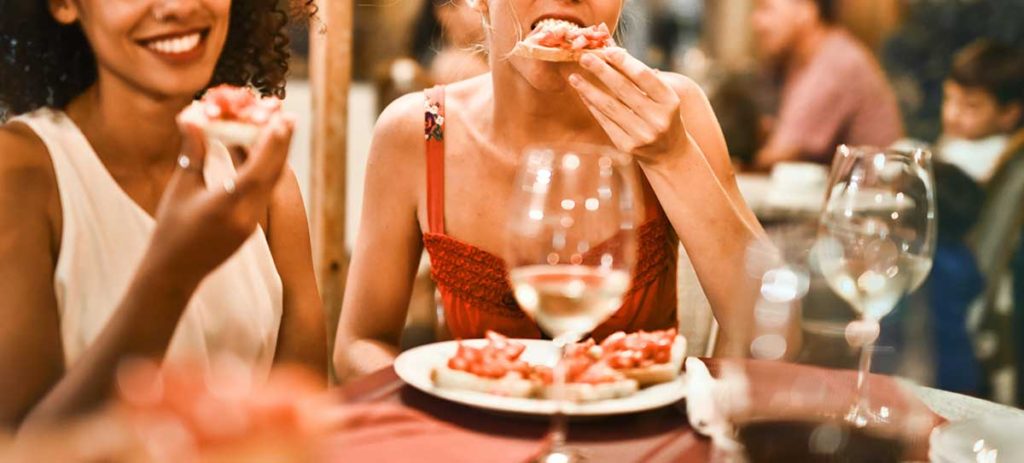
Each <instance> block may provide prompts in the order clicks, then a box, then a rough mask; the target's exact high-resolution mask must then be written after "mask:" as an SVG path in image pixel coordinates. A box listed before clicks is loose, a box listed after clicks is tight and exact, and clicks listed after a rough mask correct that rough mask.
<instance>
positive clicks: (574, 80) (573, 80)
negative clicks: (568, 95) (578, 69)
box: [569, 74, 580, 87]
mask: <svg viewBox="0 0 1024 463" xmlns="http://www.w3.org/2000/svg"><path fill="white" fill-rule="evenodd" d="M569 83H570V84H572V86H573V87H578V86H579V85H580V75H579V74H569Z"/></svg>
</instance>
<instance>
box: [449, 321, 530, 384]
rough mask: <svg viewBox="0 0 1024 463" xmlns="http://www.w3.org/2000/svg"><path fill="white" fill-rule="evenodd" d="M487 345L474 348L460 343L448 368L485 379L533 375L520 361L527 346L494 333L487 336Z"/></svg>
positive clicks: (489, 332) (491, 332) (526, 365)
mask: <svg viewBox="0 0 1024 463" xmlns="http://www.w3.org/2000/svg"><path fill="white" fill-rule="evenodd" d="M485 337H486V338H487V344H485V345H483V346H481V347H472V346H468V345H465V344H463V343H461V342H460V343H459V347H458V348H457V349H456V350H455V355H454V356H453V357H452V358H450V359H448V368H451V369H453V370H461V371H466V372H469V373H473V374H474V375H477V376H483V377H485V378H501V377H504V376H505V375H507V374H509V373H517V374H519V376H521V377H523V378H526V377H528V376H529V375H530V374H531V371H530V366H529V365H528V364H527V363H526V362H524V361H522V360H519V356H520V355H522V353H523V351H524V350H525V349H526V346H525V345H523V344H521V343H518V342H515V341H511V340H509V339H508V338H506V337H505V336H502V335H501V334H499V333H495V332H493V331H488V332H487V333H486V334H485Z"/></svg>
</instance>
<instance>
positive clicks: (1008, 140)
mask: <svg viewBox="0 0 1024 463" xmlns="http://www.w3.org/2000/svg"><path fill="white" fill-rule="evenodd" d="M1022 123H1024V52H1022V51H1021V50H1020V49H1018V48H1014V47H1011V46H1009V45H1005V44H1001V43H998V42H994V41H991V40H986V39H982V40H979V41H976V42H974V43H972V44H971V45H969V46H967V47H966V48H964V49H963V50H961V51H960V52H959V53H957V55H956V57H955V59H954V61H953V67H952V69H951V70H950V73H949V77H948V78H947V79H946V81H945V82H944V83H943V100H942V136H941V137H940V138H939V140H938V142H937V143H936V152H937V154H938V155H939V158H940V159H942V160H944V161H946V162H949V163H952V164H955V165H956V166H958V167H960V168H961V169H963V170H964V172H967V173H968V174H970V176H971V178H973V179H974V180H975V181H976V182H979V183H981V184H985V183H987V182H988V181H989V179H990V178H991V177H992V175H993V174H994V173H995V172H996V171H997V170H998V169H999V167H1000V166H1001V165H1002V164H1003V163H1005V162H1007V161H1008V160H1009V158H1010V157H1012V156H1013V155H1014V152H1017V151H1021V150H1022V149H1024V130H1022V129H1021V126H1022Z"/></svg>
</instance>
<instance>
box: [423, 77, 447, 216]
mask: <svg viewBox="0 0 1024 463" xmlns="http://www.w3.org/2000/svg"><path fill="white" fill-rule="evenodd" d="M424 94H425V96H426V111H424V118H423V131H424V137H425V138H426V140H427V224H428V226H429V227H430V230H429V231H430V233H438V234H444V86H443V85H438V86H435V87H433V88H430V89H427V90H425V91H424Z"/></svg>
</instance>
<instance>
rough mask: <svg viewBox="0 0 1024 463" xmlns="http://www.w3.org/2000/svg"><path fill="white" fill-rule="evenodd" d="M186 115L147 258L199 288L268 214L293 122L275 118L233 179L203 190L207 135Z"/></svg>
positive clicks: (181, 121)
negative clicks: (174, 167)
mask: <svg viewBox="0 0 1024 463" xmlns="http://www.w3.org/2000/svg"><path fill="white" fill-rule="evenodd" d="M200 124H201V121H198V120H196V119H195V117H193V116H192V115H190V114H189V113H188V112H185V113H182V115H180V116H179V117H178V126H179V128H180V130H181V134H182V139H183V142H182V154H181V157H180V158H179V159H178V166H179V168H178V170H177V171H176V172H175V173H174V176H173V177H171V180H170V182H169V183H168V186H167V189H166V190H165V191H164V194H163V197H162V198H161V200H160V205H159V206H158V208H157V211H156V222H157V226H156V230H155V231H154V233H153V241H152V242H151V245H150V253H151V257H152V258H154V259H156V260H155V263H156V265H158V268H160V269H161V270H162V271H166V272H168V273H167V274H168V275H176V276H178V277H180V278H183V279H184V281H183V283H186V284H190V285H198V284H199V282H200V281H201V280H202V279H203V278H204V277H205V276H206V275H207V274H209V273H210V272H211V271H213V270H214V269H215V268H217V266H219V265H220V264H221V263H223V262H224V261H225V260H227V258H228V257H230V256H231V255H232V254H234V252H235V251H236V250H237V249H238V248H239V247H240V246H241V245H242V243H244V242H245V240H246V239H248V238H249V236H251V235H252V233H253V232H254V231H255V229H256V225H257V224H258V223H259V218H260V217H262V216H264V215H265V214H266V211H267V208H268V206H269V203H270V199H271V196H272V193H273V190H274V188H275V186H276V185H277V181H278V179H279V178H280V177H281V173H282V171H283V170H284V166H285V163H286V161H287V159H288V146H289V144H290V142H291V136H292V130H293V128H294V125H295V121H294V118H292V117H291V116H289V115H286V114H282V113H278V114H275V115H274V116H272V117H271V119H270V120H269V121H268V122H267V123H266V124H265V125H264V126H263V129H262V131H261V133H260V136H259V139H258V140H257V142H256V144H255V145H254V146H253V148H252V150H251V151H250V152H248V153H247V154H248V155H247V156H246V159H245V161H244V162H243V163H242V164H241V165H240V166H239V167H238V174H237V176H236V177H235V178H234V179H233V180H225V183H224V184H223V185H207V184H206V181H205V180H204V177H203V166H204V164H205V160H206V154H207V146H206V136H205V133H204V132H203V129H202V127H201V125H200Z"/></svg>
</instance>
